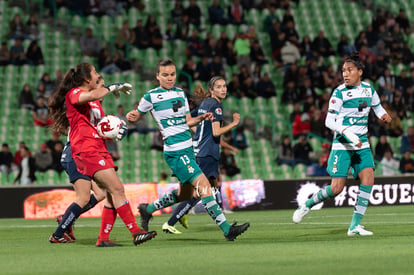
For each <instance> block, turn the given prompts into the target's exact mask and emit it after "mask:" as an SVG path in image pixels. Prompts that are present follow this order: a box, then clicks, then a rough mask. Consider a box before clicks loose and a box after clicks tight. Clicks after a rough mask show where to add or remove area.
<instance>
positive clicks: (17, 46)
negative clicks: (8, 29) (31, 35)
mask: <svg viewBox="0 0 414 275" xmlns="http://www.w3.org/2000/svg"><path fill="white" fill-rule="evenodd" d="M10 56H11V59H10V63H11V64H13V65H17V66H21V65H24V64H26V53H25V50H24V47H23V44H22V40H21V39H20V38H16V39H15V40H14V45H13V46H11V48H10Z"/></svg>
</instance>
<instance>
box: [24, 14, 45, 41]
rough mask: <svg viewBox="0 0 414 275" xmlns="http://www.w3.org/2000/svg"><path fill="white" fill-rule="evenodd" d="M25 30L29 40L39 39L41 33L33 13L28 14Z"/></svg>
mask: <svg viewBox="0 0 414 275" xmlns="http://www.w3.org/2000/svg"><path fill="white" fill-rule="evenodd" d="M26 31H27V35H28V38H29V39H30V40H32V41H33V40H40V39H42V37H43V35H42V34H41V33H40V32H39V22H38V21H37V17H36V15H34V14H30V15H29V18H28V19H27V22H26Z"/></svg>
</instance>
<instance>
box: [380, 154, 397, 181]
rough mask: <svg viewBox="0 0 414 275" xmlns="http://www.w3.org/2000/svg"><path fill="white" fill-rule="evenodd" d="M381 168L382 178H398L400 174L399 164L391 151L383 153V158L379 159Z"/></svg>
mask: <svg viewBox="0 0 414 275" xmlns="http://www.w3.org/2000/svg"><path fill="white" fill-rule="evenodd" d="M380 164H381V168H382V175H383V176H388V177H391V176H398V175H399V174H400V172H399V168H400V162H399V161H398V160H396V159H395V158H394V157H393V152H392V151H389V150H387V151H385V152H384V156H383V158H382V159H381V162H380Z"/></svg>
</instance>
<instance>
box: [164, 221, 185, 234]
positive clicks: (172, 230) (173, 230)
mask: <svg viewBox="0 0 414 275" xmlns="http://www.w3.org/2000/svg"><path fill="white" fill-rule="evenodd" d="M162 231H164V232H165V233H170V234H181V232H180V231H178V230H177V229H176V228H175V227H174V226H171V225H169V224H168V223H167V222H166V223H164V224H163V225H162Z"/></svg>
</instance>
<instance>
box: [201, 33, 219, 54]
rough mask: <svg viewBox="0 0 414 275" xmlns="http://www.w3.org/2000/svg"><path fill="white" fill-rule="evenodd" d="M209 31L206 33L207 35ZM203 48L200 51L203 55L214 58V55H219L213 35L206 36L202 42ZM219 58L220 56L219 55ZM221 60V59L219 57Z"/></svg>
mask: <svg viewBox="0 0 414 275" xmlns="http://www.w3.org/2000/svg"><path fill="white" fill-rule="evenodd" d="M209 34H210V33H207V35H209ZM203 47H204V48H203V50H202V53H203V55H204V56H208V57H209V58H214V57H215V56H218V55H219V48H218V46H217V40H216V39H215V38H214V37H212V36H211V37H208V38H206V40H205V42H204V43H203ZM219 57H220V58H221V56H219ZM220 60H221V59H220Z"/></svg>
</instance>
